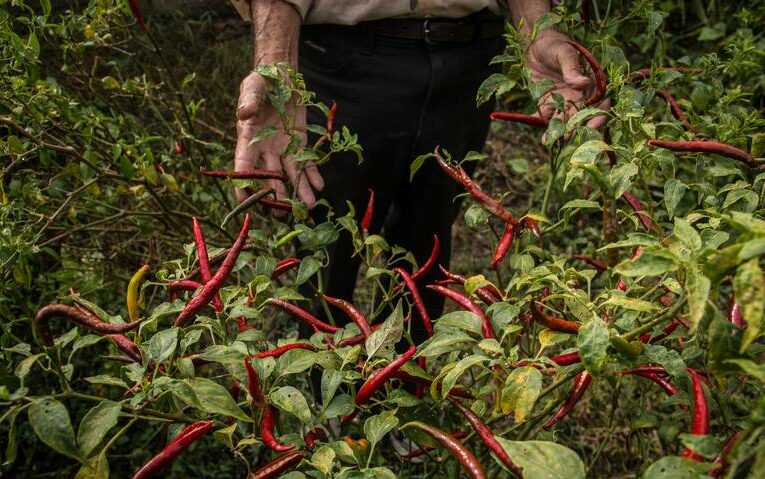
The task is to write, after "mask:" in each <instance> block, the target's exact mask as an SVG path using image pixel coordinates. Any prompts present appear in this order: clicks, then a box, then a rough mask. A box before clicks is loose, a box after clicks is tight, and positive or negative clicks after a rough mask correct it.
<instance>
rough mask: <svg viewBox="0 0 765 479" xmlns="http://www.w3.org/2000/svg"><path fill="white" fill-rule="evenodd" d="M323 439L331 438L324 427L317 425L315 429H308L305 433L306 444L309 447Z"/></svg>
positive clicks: (323, 440) (325, 440)
mask: <svg viewBox="0 0 765 479" xmlns="http://www.w3.org/2000/svg"><path fill="white" fill-rule="evenodd" d="M317 440H319V441H322V442H327V441H328V440H329V439H328V437H327V433H326V432H325V431H324V429H322V428H320V427H317V428H315V429H312V430H310V431H308V432H307V433H306V434H305V445H306V446H308V447H313V446H314V445H315V444H316V441H317Z"/></svg>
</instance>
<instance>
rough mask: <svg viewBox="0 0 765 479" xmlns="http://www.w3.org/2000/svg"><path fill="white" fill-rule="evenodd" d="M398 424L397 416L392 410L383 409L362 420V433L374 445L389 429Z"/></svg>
mask: <svg viewBox="0 0 765 479" xmlns="http://www.w3.org/2000/svg"><path fill="white" fill-rule="evenodd" d="M396 426H398V418H397V417H396V414H395V413H394V412H393V411H385V412H383V413H381V414H379V415H377V416H372V417H370V418H369V419H367V420H366V421H365V422H364V435H365V436H366V437H367V440H369V442H370V443H371V444H372V446H373V447H374V445H375V444H377V443H378V442H380V440H381V439H382V438H383V437H385V435H386V434H388V433H389V432H390V431H392V430H393V428H395V427H396Z"/></svg>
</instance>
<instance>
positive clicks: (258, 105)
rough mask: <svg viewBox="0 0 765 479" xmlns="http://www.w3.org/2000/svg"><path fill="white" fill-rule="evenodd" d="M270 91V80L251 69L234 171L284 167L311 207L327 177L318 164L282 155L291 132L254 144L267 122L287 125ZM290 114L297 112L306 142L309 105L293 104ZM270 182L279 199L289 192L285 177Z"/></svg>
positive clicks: (240, 194)
mask: <svg viewBox="0 0 765 479" xmlns="http://www.w3.org/2000/svg"><path fill="white" fill-rule="evenodd" d="M267 93H268V84H267V82H266V80H265V79H264V78H263V77H262V76H260V75H259V74H258V73H256V72H252V73H250V74H249V75H248V76H247V77H246V78H245V79H244V80H243V81H242V84H241V85H240V87H239V106H238V107H237V111H236V117H237V122H236V134H237V139H236V151H235V154H234V171H241V170H249V169H254V168H265V169H269V170H276V171H283V172H284V173H285V174H286V176H287V177H288V178H289V179H290V181H291V182H292V184H293V186H294V187H295V191H296V192H297V196H298V198H299V199H300V200H301V201H303V202H304V203H305V204H306V205H307V206H308V207H309V208H311V207H313V206H314V204H316V197H315V195H314V191H321V190H322V188H324V180H322V178H321V175H320V174H319V171H318V170H317V168H316V167H315V166H313V165H311V164H307V165H305V168H301V166H302V165H298V164H297V163H295V162H294V161H293V160H292V157H291V156H289V157H284V158H282V153H283V152H284V151H285V150H286V149H287V145H288V144H289V141H290V138H289V136H288V135H286V134H284V133H277V134H275V135H272V136H270V137H268V138H266V139H264V140H261V141H258V142H256V143H253V144H252V145H251V144H250V141H251V140H252V138H253V137H255V135H257V133H258V132H259V131H260V130H261V129H263V128H264V127H266V126H273V127H275V128H277V129H279V130H281V129H282V128H283V126H282V122H281V119H280V117H279V114H278V113H277V112H276V109H274V108H273V106H271V104H270V103H269V102H268V96H267ZM287 115H288V116H293V115H294V118H295V124H294V128H295V129H296V130H297V131H299V132H300V135H301V138H302V143H303V144H305V142H306V134H305V131H306V129H305V127H306V111H305V108H304V107H302V108H295V107H290V108H289V109H288V110H287ZM266 184H267V185H268V186H270V187H272V188H273V189H274V191H275V192H276V197H277V199H283V198H285V197H286V196H287V189H286V188H285V186H284V183H282V182H281V181H279V180H267V181H266ZM236 195H237V198H238V199H239V201H242V200H243V199H245V198H246V197H247V195H246V193H245V192H244V191H243V190H237V192H236Z"/></svg>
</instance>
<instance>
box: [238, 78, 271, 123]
mask: <svg viewBox="0 0 765 479" xmlns="http://www.w3.org/2000/svg"><path fill="white" fill-rule="evenodd" d="M267 91H268V87H267V85H266V83H265V80H264V79H263V77H261V76H260V75H258V74H257V73H255V72H253V73H250V74H249V75H247V76H246V77H245V79H244V80H242V83H241V84H240V85H239V102H238V103H237V106H236V117H237V119H238V120H247V119H248V118H251V117H252V116H254V115H255V114H256V113H258V111H259V110H260V108H261V106H262V105H263V104H264V103H265V100H266V92H267Z"/></svg>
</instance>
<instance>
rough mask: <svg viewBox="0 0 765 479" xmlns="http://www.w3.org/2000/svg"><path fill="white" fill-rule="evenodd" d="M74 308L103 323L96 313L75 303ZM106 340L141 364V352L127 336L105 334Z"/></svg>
mask: <svg viewBox="0 0 765 479" xmlns="http://www.w3.org/2000/svg"><path fill="white" fill-rule="evenodd" d="M72 294H76V293H75V292H74V290H72ZM74 307H75V308H77V310H78V311H80V312H82V313H83V314H85V315H87V316H89V317H90V318H92V319H93V320H95V321H99V322H103V319H101V318H100V317H99V316H98V315H97V314H96V313H94V312H93V311H91V310H90V309H88V308H87V307H85V306H84V305H82V304H79V303H77V302H75V303H74ZM106 337H107V338H109V339H110V340H111V341H112V342H113V343H114V345H115V346H117V348H119V349H120V351H122V352H123V353H125V354H126V355H127V356H128V357H129V358H130V359H132V360H133V361H135V362H136V363H141V362H142V360H143V358H142V357H141V350H140V349H138V346H136V344H135V343H134V342H133V341H131V340H130V339H129V338H128V337H127V336H125V335H124V334H107V335H106Z"/></svg>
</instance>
